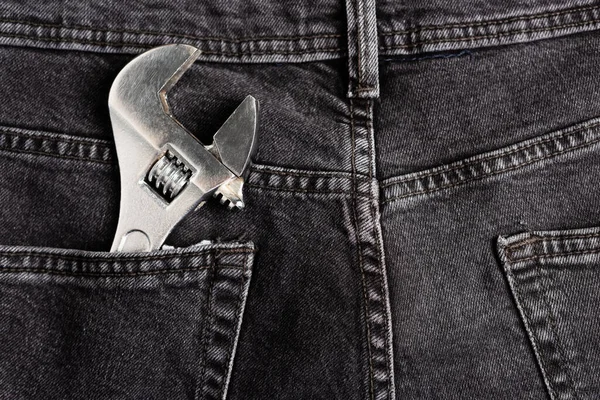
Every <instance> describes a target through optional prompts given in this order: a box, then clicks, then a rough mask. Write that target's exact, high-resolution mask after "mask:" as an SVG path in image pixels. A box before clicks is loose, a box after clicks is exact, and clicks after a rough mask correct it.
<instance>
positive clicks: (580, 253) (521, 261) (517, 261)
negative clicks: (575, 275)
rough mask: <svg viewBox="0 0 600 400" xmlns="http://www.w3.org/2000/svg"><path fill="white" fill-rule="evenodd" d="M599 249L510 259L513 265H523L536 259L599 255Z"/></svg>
mask: <svg viewBox="0 0 600 400" xmlns="http://www.w3.org/2000/svg"><path fill="white" fill-rule="evenodd" d="M599 253H600V249H592V250H575V251H563V252H559V253H552V254H538V255H535V256H530V257H525V258H515V259H511V261H512V262H513V263H515V264H516V263H523V262H526V261H531V260H537V259H552V258H559V257H567V256H577V255H585V254H599Z"/></svg>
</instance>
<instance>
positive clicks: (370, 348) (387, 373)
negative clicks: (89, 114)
mask: <svg viewBox="0 0 600 400" xmlns="http://www.w3.org/2000/svg"><path fill="white" fill-rule="evenodd" d="M349 110H350V134H351V143H352V153H351V168H352V172H353V176H354V178H355V179H353V186H352V187H353V197H352V209H353V214H352V221H353V224H354V235H355V240H356V246H357V254H358V263H359V269H360V275H361V278H360V279H361V284H362V291H363V293H362V297H363V301H364V303H365V304H364V313H365V316H364V318H365V330H366V336H367V343H366V354H367V356H368V357H369V360H368V362H367V366H368V369H369V371H368V372H369V376H368V379H367V381H366V382H367V384H368V396H369V399H374V400H380V399H392V398H394V396H395V388H394V382H393V379H394V374H393V354H392V348H391V347H392V339H391V335H392V331H391V317H390V308H389V293H388V291H387V282H386V277H385V273H386V272H385V264H384V255H383V248H382V243H381V238H380V236H379V232H378V226H377V225H376V224H378V223H379V217H378V213H377V209H376V207H377V205H378V199H377V195H378V184H377V180H376V178H375V170H374V168H375V165H374V158H375V152H374V147H373V134H374V132H373V125H372V112H373V101H372V100H371V99H353V98H350V99H349ZM357 116H361V117H363V118H356V117H357ZM359 173H361V174H366V175H367V176H370V177H371V180H370V182H368V183H367V182H360V181H359V180H358V179H356V177H358V174H359ZM365 186H368V190H367V189H366V188H365ZM359 191H364V192H365V193H367V194H368V195H367V196H364V197H363V198H360V196H358V193H359ZM382 344H383V345H382Z"/></svg>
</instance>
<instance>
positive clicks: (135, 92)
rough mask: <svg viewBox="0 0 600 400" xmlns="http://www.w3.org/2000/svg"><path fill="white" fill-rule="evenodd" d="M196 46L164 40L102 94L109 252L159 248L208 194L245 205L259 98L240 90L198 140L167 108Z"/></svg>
mask: <svg viewBox="0 0 600 400" xmlns="http://www.w3.org/2000/svg"><path fill="white" fill-rule="evenodd" d="M199 55H200V51H199V50H198V49H196V48H195V47H193V46H188V45H179V44H177V45H167V46H162V47H158V48H155V49H152V50H150V51H147V52H145V53H143V54H142V55H140V56H138V57H137V58H135V59H134V60H133V61H131V62H130V63H129V64H127V65H126V66H125V68H124V69H123V70H122V71H121V72H120V73H119V75H118V76H117V78H116V79H115V81H114V83H113V85H112V87H111V90H110V95H109V100H108V105H109V110H110V118H111V123H112V127H113V133H114V138H115V145H116V149H117V157H118V160H119V170H120V178H121V204H120V213H119V222H118V225H117V231H116V234H115V238H114V241H113V244H112V249H111V251H119V252H145V251H151V250H155V249H159V248H160V247H161V246H162V244H163V243H164V241H165V239H166V237H167V236H168V234H169V233H170V232H171V230H172V229H173V228H174V227H175V225H176V224H177V223H178V222H179V221H181V219H183V217H185V216H186V215H187V214H188V213H189V212H190V211H192V210H194V209H196V208H198V207H199V206H201V205H202V204H204V202H205V201H206V200H207V199H208V198H209V197H210V196H212V195H220V196H221V202H222V203H227V204H228V205H229V207H230V208H233V207H238V208H242V207H243V206H244V202H243V196H242V186H243V183H244V178H245V176H246V174H247V172H248V167H249V165H250V163H251V157H252V156H253V155H254V153H255V151H256V135H257V129H258V109H259V104H258V101H257V100H256V99H255V98H254V97H252V96H247V97H246V98H245V100H244V101H243V102H242V103H241V104H240V105H239V106H238V108H237V109H236V110H235V111H234V112H233V114H231V116H230V117H229V118H228V119H227V121H225V123H224V124H223V126H221V128H220V129H219V130H218V131H217V133H216V134H215V135H214V138H213V144H212V145H210V146H205V145H203V144H202V143H201V142H200V141H199V140H197V139H196V138H195V137H194V136H193V135H192V134H191V133H190V132H189V131H187V130H186V129H185V128H184V127H183V125H181V124H180V123H179V122H178V121H177V120H176V119H175V118H174V117H173V115H172V114H171V113H170V111H169V105H168V103H167V92H168V91H169V90H170V89H171V88H172V87H173V86H174V85H175V84H176V83H177V81H178V80H179V78H181V76H182V75H183V74H184V73H185V71H186V70H187V69H188V68H189V67H190V66H191V65H192V64H193V63H194V61H195V60H196V59H197V58H198V56H199Z"/></svg>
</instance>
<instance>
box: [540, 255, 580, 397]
mask: <svg viewBox="0 0 600 400" xmlns="http://www.w3.org/2000/svg"><path fill="white" fill-rule="evenodd" d="M542 271H544V268H543V267H542V263H541V262H539V261H538V263H537V268H535V272H536V275H537V278H538V281H539V285H540V287H541V289H542V290H541V291H540V292H541V297H542V299H543V302H544V303H545V305H546V308H547V309H548V325H549V326H550V330H551V331H552V333H553V335H554V337H555V339H556V340H555V342H556V347H557V348H558V352H559V354H560V360H559V366H560V367H561V368H562V369H563V370H564V373H565V375H566V376H567V379H568V381H569V383H570V386H571V388H572V389H573V393H574V394H575V398H576V399H579V394H578V393H577V389H576V388H575V381H574V380H573V377H572V375H571V368H570V367H569V366H568V365H567V361H566V359H567V352H566V350H565V348H564V346H563V343H562V340H561V337H560V335H559V334H558V328H557V326H558V322H557V318H556V315H555V314H554V311H553V310H552V305H551V302H550V299H549V296H548V295H549V292H550V287H549V286H547V285H545V284H544V282H543V278H542V274H541V272H542ZM546 275H547V276H548V277H549V274H547V273H546ZM550 280H552V278H550ZM554 283H555V284H556V282H554Z"/></svg>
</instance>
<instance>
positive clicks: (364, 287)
mask: <svg viewBox="0 0 600 400" xmlns="http://www.w3.org/2000/svg"><path fill="white" fill-rule="evenodd" d="M355 128H356V125H355V119H354V101H353V100H352V99H350V132H351V141H352V181H353V185H352V211H353V214H354V218H353V219H354V230H355V236H356V247H357V253H358V265H359V268H360V275H361V281H362V295H363V308H364V312H365V327H366V330H367V357H368V362H369V396H370V399H373V400H374V399H375V394H374V387H373V356H372V352H371V326H370V323H371V322H370V320H371V318H370V313H369V305H368V297H367V282H366V277H365V270H364V264H363V258H362V246H361V244H360V243H361V238H360V231H359V222H358V210H357V208H358V200H357V190H356V185H357V181H356V132H355Z"/></svg>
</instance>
